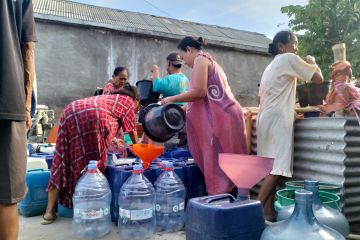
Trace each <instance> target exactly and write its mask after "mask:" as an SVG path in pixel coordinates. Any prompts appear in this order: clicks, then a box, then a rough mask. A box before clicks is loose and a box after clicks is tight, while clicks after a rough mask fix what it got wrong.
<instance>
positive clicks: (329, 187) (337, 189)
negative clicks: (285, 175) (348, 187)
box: [285, 181, 343, 198]
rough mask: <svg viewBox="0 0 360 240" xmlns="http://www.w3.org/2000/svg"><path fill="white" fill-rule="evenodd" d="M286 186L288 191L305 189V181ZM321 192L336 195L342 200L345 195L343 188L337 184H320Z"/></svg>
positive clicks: (288, 183)
mask: <svg viewBox="0 0 360 240" xmlns="http://www.w3.org/2000/svg"><path fill="white" fill-rule="evenodd" d="M285 185H286V188H287V189H295V190H296V189H304V181H288V182H286V183H285ZM319 190H320V191H323V192H328V193H332V194H335V195H337V196H339V197H340V198H342V195H343V190H342V187H341V186H339V185H336V184H330V183H322V182H319Z"/></svg>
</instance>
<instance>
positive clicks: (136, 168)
mask: <svg viewBox="0 0 360 240" xmlns="http://www.w3.org/2000/svg"><path fill="white" fill-rule="evenodd" d="M133 169H134V170H135V171H136V170H143V169H144V168H143V166H142V165H141V164H136V165H134V166H133Z"/></svg>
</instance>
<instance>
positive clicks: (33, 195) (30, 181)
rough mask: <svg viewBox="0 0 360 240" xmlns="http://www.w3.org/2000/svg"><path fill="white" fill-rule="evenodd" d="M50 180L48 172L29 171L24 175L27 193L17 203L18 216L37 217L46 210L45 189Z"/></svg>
mask: <svg viewBox="0 0 360 240" xmlns="http://www.w3.org/2000/svg"><path fill="white" fill-rule="evenodd" d="M49 179H50V171H49V170H46V171H44V170H30V171H28V172H27V173H26V185H27V187H28V192H27V194H26V196H25V198H24V200H23V201H21V202H20V203H19V209H20V214H21V215H23V216H25V217H32V216H39V215H41V214H43V213H44V212H45V210H46V206H47V202H48V193H47V191H46V187H47V185H48V182H49Z"/></svg>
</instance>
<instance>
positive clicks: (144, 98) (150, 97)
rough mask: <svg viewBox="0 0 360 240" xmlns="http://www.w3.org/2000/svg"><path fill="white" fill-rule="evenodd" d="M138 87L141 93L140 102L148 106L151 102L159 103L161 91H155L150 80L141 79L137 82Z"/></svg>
mask: <svg viewBox="0 0 360 240" xmlns="http://www.w3.org/2000/svg"><path fill="white" fill-rule="evenodd" d="M136 87H137V89H138V91H139V94H140V104H141V105H143V106H147V105H149V104H151V103H157V102H158V100H159V97H160V93H157V92H154V91H153V84H152V81H150V80H140V81H137V82H136Z"/></svg>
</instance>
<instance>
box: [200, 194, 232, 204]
mask: <svg viewBox="0 0 360 240" xmlns="http://www.w3.org/2000/svg"><path fill="white" fill-rule="evenodd" d="M224 199H229V200H230V202H234V201H235V198H234V196H233V195H231V194H222V195H217V196H211V197H209V198H207V199H206V203H207V204H211V203H213V202H217V201H221V200H224Z"/></svg>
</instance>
